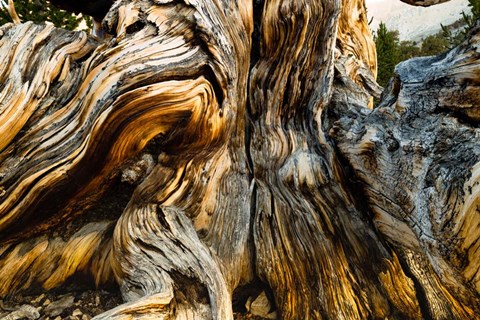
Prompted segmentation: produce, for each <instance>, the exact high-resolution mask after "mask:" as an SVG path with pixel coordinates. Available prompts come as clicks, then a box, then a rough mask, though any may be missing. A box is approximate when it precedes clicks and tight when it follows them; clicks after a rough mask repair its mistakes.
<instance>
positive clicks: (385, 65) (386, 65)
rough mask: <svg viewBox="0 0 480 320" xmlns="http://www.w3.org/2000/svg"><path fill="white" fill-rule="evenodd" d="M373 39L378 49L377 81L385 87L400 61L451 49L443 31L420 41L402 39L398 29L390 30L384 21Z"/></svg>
mask: <svg viewBox="0 0 480 320" xmlns="http://www.w3.org/2000/svg"><path fill="white" fill-rule="evenodd" d="M373 39H374V41H375V45H376V49H377V63H378V74H377V82H378V84H380V85H381V86H383V87H384V86H386V85H387V84H388V81H389V80H390V78H392V77H393V72H394V69H395V66H396V65H397V64H399V63H400V62H402V61H404V60H407V59H411V58H414V57H420V56H432V55H438V54H440V53H442V52H444V51H447V50H448V49H449V42H448V40H447V39H446V38H445V37H444V35H443V33H442V32H440V33H437V34H435V35H430V36H428V37H426V38H425V39H423V40H422V41H421V42H420V43H416V42H414V41H400V40H399V37H398V31H396V30H388V29H387V27H386V26H385V24H384V23H380V25H379V27H378V30H377V32H376V34H375V35H374V37H373Z"/></svg>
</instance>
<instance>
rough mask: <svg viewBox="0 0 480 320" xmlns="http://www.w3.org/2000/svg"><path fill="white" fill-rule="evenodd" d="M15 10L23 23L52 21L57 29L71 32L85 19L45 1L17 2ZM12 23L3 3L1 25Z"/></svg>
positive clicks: (0, 10) (18, 0) (20, 0)
mask: <svg viewBox="0 0 480 320" xmlns="http://www.w3.org/2000/svg"><path fill="white" fill-rule="evenodd" d="M15 10H16V11H17V14H18V15H19V17H20V19H21V20H22V21H33V22H35V23H40V22H43V21H50V22H52V23H53V24H54V25H55V26H56V27H60V28H65V29H69V30H73V29H75V28H77V27H78V26H79V25H80V22H81V21H82V19H83V18H82V17H81V16H76V15H74V14H73V13H71V12H66V11H64V10H60V9H58V8H57V7H55V6H53V5H52V4H51V3H50V2H48V1H45V0H16V1H15ZM11 21H12V19H11V18H10V15H9V14H8V12H7V8H6V3H5V2H4V1H2V2H1V6H0V25H3V24H5V23H7V22H11Z"/></svg>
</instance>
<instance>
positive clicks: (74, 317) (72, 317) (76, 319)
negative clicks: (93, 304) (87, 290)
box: [68, 316, 80, 320]
mask: <svg viewBox="0 0 480 320" xmlns="http://www.w3.org/2000/svg"><path fill="white" fill-rule="evenodd" d="M68 320H80V318H79V317H76V316H70V317H68Z"/></svg>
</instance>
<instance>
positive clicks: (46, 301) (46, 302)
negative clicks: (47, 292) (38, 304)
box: [43, 299, 51, 307]
mask: <svg viewBox="0 0 480 320" xmlns="http://www.w3.org/2000/svg"><path fill="white" fill-rule="evenodd" d="M50 303H51V301H50V299H47V300H45V301H43V306H44V307H46V306H48V305H49V304H50Z"/></svg>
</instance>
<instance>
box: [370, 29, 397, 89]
mask: <svg viewBox="0 0 480 320" xmlns="http://www.w3.org/2000/svg"><path fill="white" fill-rule="evenodd" d="M374 40H375V45H376V48H377V61H378V76H377V82H378V84H380V85H381V86H385V85H386V84H387V83H388V80H389V79H390V78H391V77H392V75H393V71H394V69H395V65H396V64H397V63H398V57H399V52H398V41H399V40H398V31H389V30H388V29H387V26H386V25H385V24H384V23H383V22H381V23H380V25H379V27H378V30H377V34H376V35H375V37H374Z"/></svg>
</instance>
